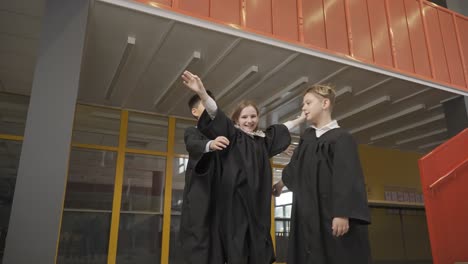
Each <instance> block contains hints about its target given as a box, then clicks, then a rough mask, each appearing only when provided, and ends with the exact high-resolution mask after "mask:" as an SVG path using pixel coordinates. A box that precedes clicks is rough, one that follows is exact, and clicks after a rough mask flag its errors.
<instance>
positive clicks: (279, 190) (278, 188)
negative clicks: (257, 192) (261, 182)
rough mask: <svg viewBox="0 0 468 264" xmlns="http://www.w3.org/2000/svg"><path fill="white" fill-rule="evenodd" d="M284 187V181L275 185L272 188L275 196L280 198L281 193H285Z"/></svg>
mask: <svg viewBox="0 0 468 264" xmlns="http://www.w3.org/2000/svg"><path fill="white" fill-rule="evenodd" d="M283 187H284V183H283V182H282V181H279V182H277V183H275V184H274V185H273V188H272V194H273V196H275V197H279V196H280V195H281V193H282V192H283Z"/></svg>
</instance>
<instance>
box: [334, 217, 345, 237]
mask: <svg viewBox="0 0 468 264" xmlns="http://www.w3.org/2000/svg"><path fill="white" fill-rule="evenodd" d="M332 231H333V236H336V237H340V236H343V235H344V234H346V233H348V231H349V219H348V218H347V217H334V218H333V221H332Z"/></svg>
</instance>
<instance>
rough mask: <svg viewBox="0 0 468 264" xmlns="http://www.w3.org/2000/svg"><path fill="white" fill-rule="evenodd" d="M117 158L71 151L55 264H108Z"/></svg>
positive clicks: (101, 152) (109, 153) (103, 153)
mask: <svg viewBox="0 0 468 264" xmlns="http://www.w3.org/2000/svg"><path fill="white" fill-rule="evenodd" d="M116 162H117V155H116V153H115V152H112V151H104V150H95V149H81V148H73V149H72V151H71V153H70V165H69V171H68V180H67V187H66V193H65V204H64V212H63V217H62V225H61V231H60V241H59V251H58V257H57V263H77V262H85V263H107V250H108V241H109V230H110V218H111V212H112V200H113V193H114V179H115V171H116Z"/></svg>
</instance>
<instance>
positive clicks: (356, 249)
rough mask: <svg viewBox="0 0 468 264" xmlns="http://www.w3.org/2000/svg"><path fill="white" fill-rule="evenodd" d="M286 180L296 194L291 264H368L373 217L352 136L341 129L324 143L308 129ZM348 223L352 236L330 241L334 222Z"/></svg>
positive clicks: (285, 172) (329, 134)
mask: <svg viewBox="0 0 468 264" xmlns="http://www.w3.org/2000/svg"><path fill="white" fill-rule="evenodd" d="M282 180H283V182H284V184H285V185H286V186H287V187H288V189H289V190H291V191H292V192H293V206H292V212H291V230H290V238H289V244H288V261H287V262H288V264H305V263H313V264H366V263H370V262H369V261H370V248H369V240H368V232H367V225H368V224H369V223H370V212H369V208H368V205H367V195H366V190H365V185H364V177H363V173H362V169H361V165H360V161H359V155H358V152H357V145H356V143H355V141H354V140H353V138H352V136H351V135H350V134H349V133H348V132H346V131H345V130H343V129H341V128H336V129H332V130H330V131H328V132H326V133H325V134H323V135H322V136H321V137H320V138H317V137H316V135H315V129H313V128H308V129H306V130H305V132H304V134H303V135H302V137H301V139H300V143H299V146H298V147H297V148H296V150H295V151H294V154H293V156H292V157H291V161H290V163H289V164H288V165H287V166H286V167H285V168H284V170H283V175H282ZM334 217H348V218H349V225H350V228H349V231H348V233H346V234H345V235H343V236H341V237H334V236H333V235H332V219H333V218H334Z"/></svg>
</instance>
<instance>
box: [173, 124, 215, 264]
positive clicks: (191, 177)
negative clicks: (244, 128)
mask: <svg viewBox="0 0 468 264" xmlns="http://www.w3.org/2000/svg"><path fill="white" fill-rule="evenodd" d="M184 141H185V146H186V149H187V151H188V153H189V160H188V164H187V169H186V172H185V187H184V193H183V205H182V214H181V220H180V234H179V242H180V246H181V248H182V254H183V261H184V263H186V264H189V263H190V264H192V263H193V264H200V263H211V262H212V261H211V260H210V259H211V258H212V254H214V252H213V250H212V244H213V243H212V240H211V237H212V234H211V230H210V227H211V223H212V219H213V218H214V214H215V212H214V209H215V208H214V202H215V201H214V199H213V196H214V193H213V189H214V186H215V184H216V179H215V175H216V172H217V170H218V169H217V164H219V162H218V159H217V153H216V152H208V153H205V148H206V144H207V143H208V141H209V139H208V138H207V137H206V136H204V135H203V134H202V133H201V132H200V131H199V130H198V129H197V128H196V127H190V128H187V129H186V130H185V133H184Z"/></svg>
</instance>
